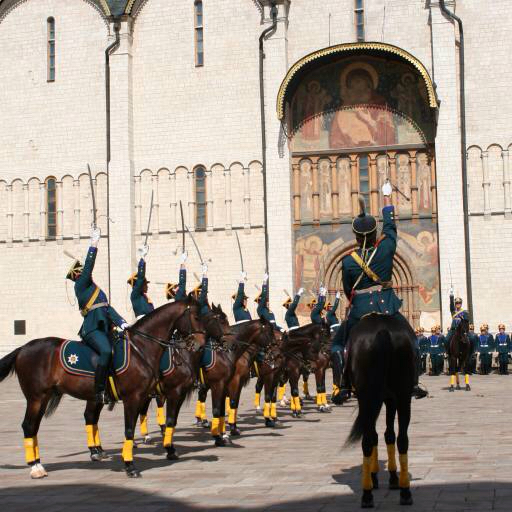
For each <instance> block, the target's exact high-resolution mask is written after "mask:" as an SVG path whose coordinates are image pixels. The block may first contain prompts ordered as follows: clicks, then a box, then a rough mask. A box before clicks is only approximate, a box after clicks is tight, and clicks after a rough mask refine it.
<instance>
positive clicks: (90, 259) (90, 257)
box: [66, 227, 129, 404]
mask: <svg viewBox="0 0 512 512" xmlns="http://www.w3.org/2000/svg"><path fill="white" fill-rule="evenodd" d="M100 237H101V231H100V230H99V229H98V228H96V227H94V228H93V230H92V234H91V242H90V247H89V250H88V251H87V257H86V259H85V263H84V265H83V266H82V264H81V263H80V262H79V261H78V260H76V261H75V262H74V263H73V265H72V267H71V269H70V270H69V272H68V274H67V276H66V278H67V279H69V280H71V281H73V282H74V283H75V295H76V298H77V301H78V306H79V307H80V313H81V314H82V316H83V317H84V320H83V323H82V327H81V328H80V331H79V333H78V334H79V335H80V337H81V338H82V340H83V341H84V342H85V343H86V344H87V345H89V346H90V347H91V348H92V349H93V350H94V351H95V352H97V353H98V354H99V358H98V366H97V367H96V370H95V374H94V392H95V396H96V402H97V403H98V404H105V403H108V402H109V398H108V395H107V393H106V391H105V389H106V382H107V378H108V372H109V366H110V361H111V358H112V343H113V339H112V336H113V329H112V327H113V326H116V327H119V328H120V329H122V330H123V331H124V330H125V329H126V328H127V327H129V326H128V323H127V322H126V320H124V319H123V318H122V317H121V316H120V315H119V314H118V313H117V311H116V310H115V309H114V308H113V307H112V306H111V305H110V304H109V303H108V299H107V296H106V295H105V293H104V292H103V291H102V290H101V289H100V287H99V286H97V285H96V284H95V283H94V281H93V279H92V273H93V270H94V264H95V262H96V256H97V253H98V242H99V240H100Z"/></svg>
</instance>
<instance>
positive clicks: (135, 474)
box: [124, 462, 141, 478]
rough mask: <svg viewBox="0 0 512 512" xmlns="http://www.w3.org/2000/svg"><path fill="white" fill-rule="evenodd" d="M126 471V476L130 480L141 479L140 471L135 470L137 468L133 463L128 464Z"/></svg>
mask: <svg viewBox="0 0 512 512" xmlns="http://www.w3.org/2000/svg"><path fill="white" fill-rule="evenodd" d="M124 470H125V471H126V476H127V477H128V478H140V477H141V474H140V471H139V470H137V469H135V466H134V465H133V463H131V462H130V463H126V466H125V468H124Z"/></svg>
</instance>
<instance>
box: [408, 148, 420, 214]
mask: <svg viewBox="0 0 512 512" xmlns="http://www.w3.org/2000/svg"><path fill="white" fill-rule="evenodd" d="M417 153H418V152H417V151H416V150H411V151H409V165H410V166H411V203H412V204H411V206H412V218H413V220H415V219H416V220H417V219H418V218H419V213H418V173H417V167H416V163H417V160H416V154H417Z"/></svg>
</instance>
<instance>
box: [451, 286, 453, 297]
mask: <svg viewBox="0 0 512 512" xmlns="http://www.w3.org/2000/svg"><path fill="white" fill-rule="evenodd" d="M450 295H453V286H450Z"/></svg>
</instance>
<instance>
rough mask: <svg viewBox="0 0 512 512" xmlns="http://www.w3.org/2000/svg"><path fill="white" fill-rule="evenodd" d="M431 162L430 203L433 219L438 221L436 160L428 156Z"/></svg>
mask: <svg viewBox="0 0 512 512" xmlns="http://www.w3.org/2000/svg"><path fill="white" fill-rule="evenodd" d="M428 159H429V162H430V201H431V204H432V218H433V219H437V186H436V159H435V157H434V156H431V155H429V156H428Z"/></svg>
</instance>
